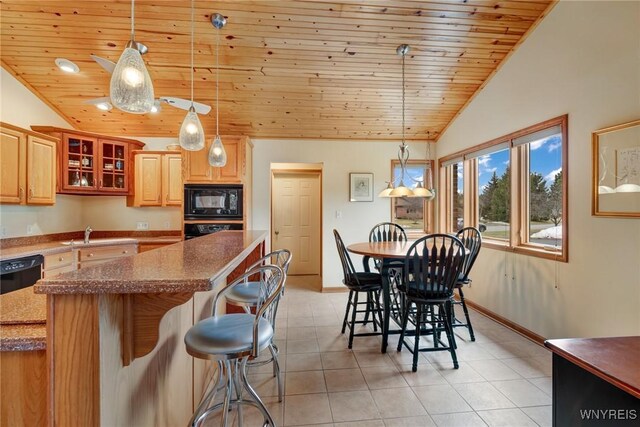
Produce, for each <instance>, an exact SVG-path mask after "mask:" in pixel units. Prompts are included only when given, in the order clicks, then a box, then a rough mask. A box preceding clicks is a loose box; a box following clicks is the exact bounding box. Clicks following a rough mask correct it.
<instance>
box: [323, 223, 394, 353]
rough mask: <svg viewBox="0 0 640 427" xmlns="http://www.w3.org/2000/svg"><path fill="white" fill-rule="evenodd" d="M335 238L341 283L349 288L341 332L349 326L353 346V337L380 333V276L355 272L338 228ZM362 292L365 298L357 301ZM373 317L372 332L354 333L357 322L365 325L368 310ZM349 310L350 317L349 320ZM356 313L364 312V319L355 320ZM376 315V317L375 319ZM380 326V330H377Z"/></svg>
mask: <svg viewBox="0 0 640 427" xmlns="http://www.w3.org/2000/svg"><path fill="white" fill-rule="evenodd" d="M333 235H334V237H335V239H336V246H337V248H338V255H339V256H340V263H341V264H342V272H343V275H344V276H343V277H344V278H343V280H342V283H344V285H345V286H346V287H347V288H349V300H348V301H347V309H346V312H345V314H344V320H343V321H342V333H343V334H344V332H345V330H346V328H347V326H348V327H349V348H351V347H352V346H353V337H361V336H372V335H382V305H381V304H380V292H381V291H382V276H381V275H380V274H379V273H372V272H356V271H355V268H354V267H353V262H351V257H349V252H347V248H346V247H345V245H344V242H343V241H342V238H341V237H340V233H338V230H333ZM361 292H364V293H366V294H367V300H366V301H362V302H358V295H359V294H360V293H361ZM358 305H366V309H365V310H358ZM370 311H371V315H372V318H373V332H362V333H357V334H356V333H355V327H356V325H357V324H362V325H365V324H366V323H367V322H368V317H369V312H370ZM349 312H351V319H350V320H349ZM358 313H365V320H357V319H356V315H357V314H358ZM376 316H377V317H378V318H377V319H376ZM378 327H380V332H378Z"/></svg>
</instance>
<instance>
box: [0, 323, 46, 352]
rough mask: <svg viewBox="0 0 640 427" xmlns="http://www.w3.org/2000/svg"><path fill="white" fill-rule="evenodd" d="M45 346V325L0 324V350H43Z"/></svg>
mask: <svg viewBox="0 0 640 427" xmlns="http://www.w3.org/2000/svg"><path fill="white" fill-rule="evenodd" d="M46 347H47V325H46V324H44V323H34V324H29V325H0V351H32V350H44V349H46Z"/></svg>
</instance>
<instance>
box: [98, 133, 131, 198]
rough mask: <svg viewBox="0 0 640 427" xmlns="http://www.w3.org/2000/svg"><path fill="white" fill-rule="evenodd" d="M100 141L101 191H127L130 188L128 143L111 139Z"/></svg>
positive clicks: (99, 183)
mask: <svg viewBox="0 0 640 427" xmlns="http://www.w3.org/2000/svg"><path fill="white" fill-rule="evenodd" d="M99 142H100V145H99V146H100V168H99V175H100V178H99V181H98V186H99V189H100V191H113V192H126V191H127V190H128V188H129V182H128V179H127V175H128V173H129V171H128V170H127V168H128V167H129V162H128V161H127V158H128V148H129V147H128V145H127V144H125V143H118V142H115V141H109V140H102V139H101V140H99Z"/></svg>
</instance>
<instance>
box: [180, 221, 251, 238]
mask: <svg viewBox="0 0 640 427" xmlns="http://www.w3.org/2000/svg"><path fill="white" fill-rule="evenodd" d="M225 230H242V224H237V223H233V224H224V223H221V224H207V223H195V224H194V223H191V224H185V225H184V239H185V240H189V239H193V238H196V237H200V236H206V235H207V234H212V233H217V232H218V231H225Z"/></svg>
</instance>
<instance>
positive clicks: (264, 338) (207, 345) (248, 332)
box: [184, 313, 273, 359]
mask: <svg viewBox="0 0 640 427" xmlns="http://www.w3.org/2000/svg"><path fill="white" fill-rule="evenodd" d="M255 318H256V317H255V316H254V315H252V314H244V313H242V314H225V315H222V316H217V317H210V318H208V319H205V320H202V321H200V322H198V323H196V324H195V325H193V326H192V327H191V329H189V331H188V332H187V334H186V335H185V337H184V342H185V344H186V346H187V353H189V354H190V355H192V356H194V357H198V358H200V359H236V358H239V357H244V356H248V355H250V354H251V349H252V346H253V322H254V320H255ZM272 338H273V327H272V326H271V324H270V323H269V321H268V320H267V319H265V318H263V317H261V318H260V321H259V324H258V348H259V349H260V350H264V349H265V348H266V347H267V346H268V345H269V343H271V339H272Z"/></svg>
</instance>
